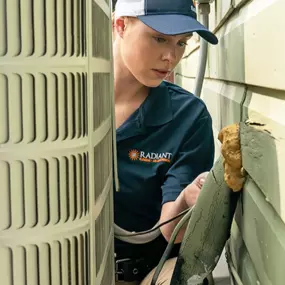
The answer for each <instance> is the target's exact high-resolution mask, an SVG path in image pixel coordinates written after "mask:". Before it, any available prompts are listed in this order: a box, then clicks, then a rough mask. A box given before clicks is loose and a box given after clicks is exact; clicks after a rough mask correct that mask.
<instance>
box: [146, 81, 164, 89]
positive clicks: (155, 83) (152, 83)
mask: <svg viewBox="0 0 285 285" xmlns="http://www.w3.org/2000/svg"><path fill="white" fill-rule="evenodd" d="M163 80H164V79H159V80H157V79H147V80H143V81H142V84H143V85H145V86H147V87H150V88H154V87H158V86H159V85H160V84H161V82H162V81H163Z"/></svg>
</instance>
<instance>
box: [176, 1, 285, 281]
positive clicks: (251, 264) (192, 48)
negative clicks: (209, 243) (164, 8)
mask: <svg viewBox="0 0 285 285" xmlns="http://www.w3.org/2000/svg"><path fill="white" fill-rule="evenodd" d="M283 11H285V2H284V1H283V0H271V1H268V0H252V1H241V0H239V1H238V0H222V1H221V0H216V1H215V2H214V3H213V4H211V17H210V27H211V29H212V30H214V31H215V33H216V35H217V36H218V37H219V45H218V46H210V47H209V58H208V62H207V70H206V76H205V81H204V87H203V91H202V98H203V100H204V101H205V102H206V103H207V106H208V108H209V110H210V112H211V114H212V117H213V129H214V133H215V137H216V138H217V134H218V132H219V130H221V128H222V127H224V126H226V125H229V124H232V123H234V122H240V121H243V122H245V121H249V122H251V123H254V124H253V125H254V127H249V128H248V133H244V134H243V138H244V139H243V141H242V150H243V165H244V168H245V170H246V171H247V172H248V175H249V176H248V179H247V182H246V185H245V188H244V192H243V195H242V199H241V200H240V203H239V207H238V209H237V214H236V217H235V220H234V222H233V226H232V236H231V239H230V241H229V255H230V257H231V259H232V260H233V267H232V268H231V271H232V272H233V273H234V274H232V276H236V274H235V273H236V272H237V273H238V276H239V277H235V278H234V277H232V284H244V285H252V284H260V285H281V284H284V280H285V271H284V269H283V264H284V263H285V225H284V222H285V176H284V172H285V160H284V159H285V115H284V113H285V80H284V76H285V55H284V50H285V37H283V36H282V35H281V34H282V33H284V30H285V18H284V16H283ZM198 56H199V42H198V39H197V37H195V38H193V39H192V40H191V43H190V44H189V47H188V50H187V51H186V56H185V58H184V60H183V61H182V64H181V65H180V66H179V67H178V68H177V71H176V76H175V81H176V83H178V84H180V85H182V86H183V87H185V88H186V89H188V90H189V91H192V90H193V89H194V79H195V75H196V72H197V66H198ZM219 147H220V145H219V142H218V141H217V140H216V157H218V156H219V154H220V150H219ZM282 173H283V174H282ZM235 271H236V272H235ZM238 279H240V280H238ZM238 281H241V282H242V283H238Z"/></svg>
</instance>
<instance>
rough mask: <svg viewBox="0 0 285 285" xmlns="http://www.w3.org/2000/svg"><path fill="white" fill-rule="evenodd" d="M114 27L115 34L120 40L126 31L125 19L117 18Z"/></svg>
mask: <svg viewBox="0 0 285 285" xmlns="http://www.w3.org/2000/svg"><path fill="white" fill-rule="evenodd" d="M114 27H115V30H116V32H117V34H118V35H119V36H120V37H121V38H122V37H123V36H124V32H125V30H126V18H123V17H119V18H117V19H115V23H114Z"/></svg>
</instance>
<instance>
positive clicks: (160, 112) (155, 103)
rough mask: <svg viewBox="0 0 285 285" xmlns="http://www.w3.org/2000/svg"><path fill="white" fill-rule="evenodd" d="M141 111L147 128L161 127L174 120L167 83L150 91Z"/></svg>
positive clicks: (143, 122)
mask: <svg viewBox="0 0 285 285" xmlns="http://www.w3.org/2000/svg"><path fill="white" fill-rule="evenodd" d="M140 111H141V112H140V113H141V114H140V117H141V121H142V124H143V125H145V126H160V125H163V124H166V123H168V122H170V121H171V120H172V118H173V114H172V105H171V98H170V94H169V91H168V88H167V85H166V83H165V82H162V83H161V84H160V85H159V86H158V87H155V88H151V89H150V92H149V95H148V97H147V98H146V100H145V103H144V104H142V106H141V110H140Z"/></svg>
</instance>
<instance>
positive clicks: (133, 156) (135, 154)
mask: <svg viewBox="0 0 285 285" xmlns="http://www.w3.org/2000/svg"><path fill="white" fill-rule="evenodd" d="M139 154H140V153H139V152H138V151H137V150H136V149H132V150H130V151H129V158H130V159H131V160H138V159H139Z"/></svg>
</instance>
